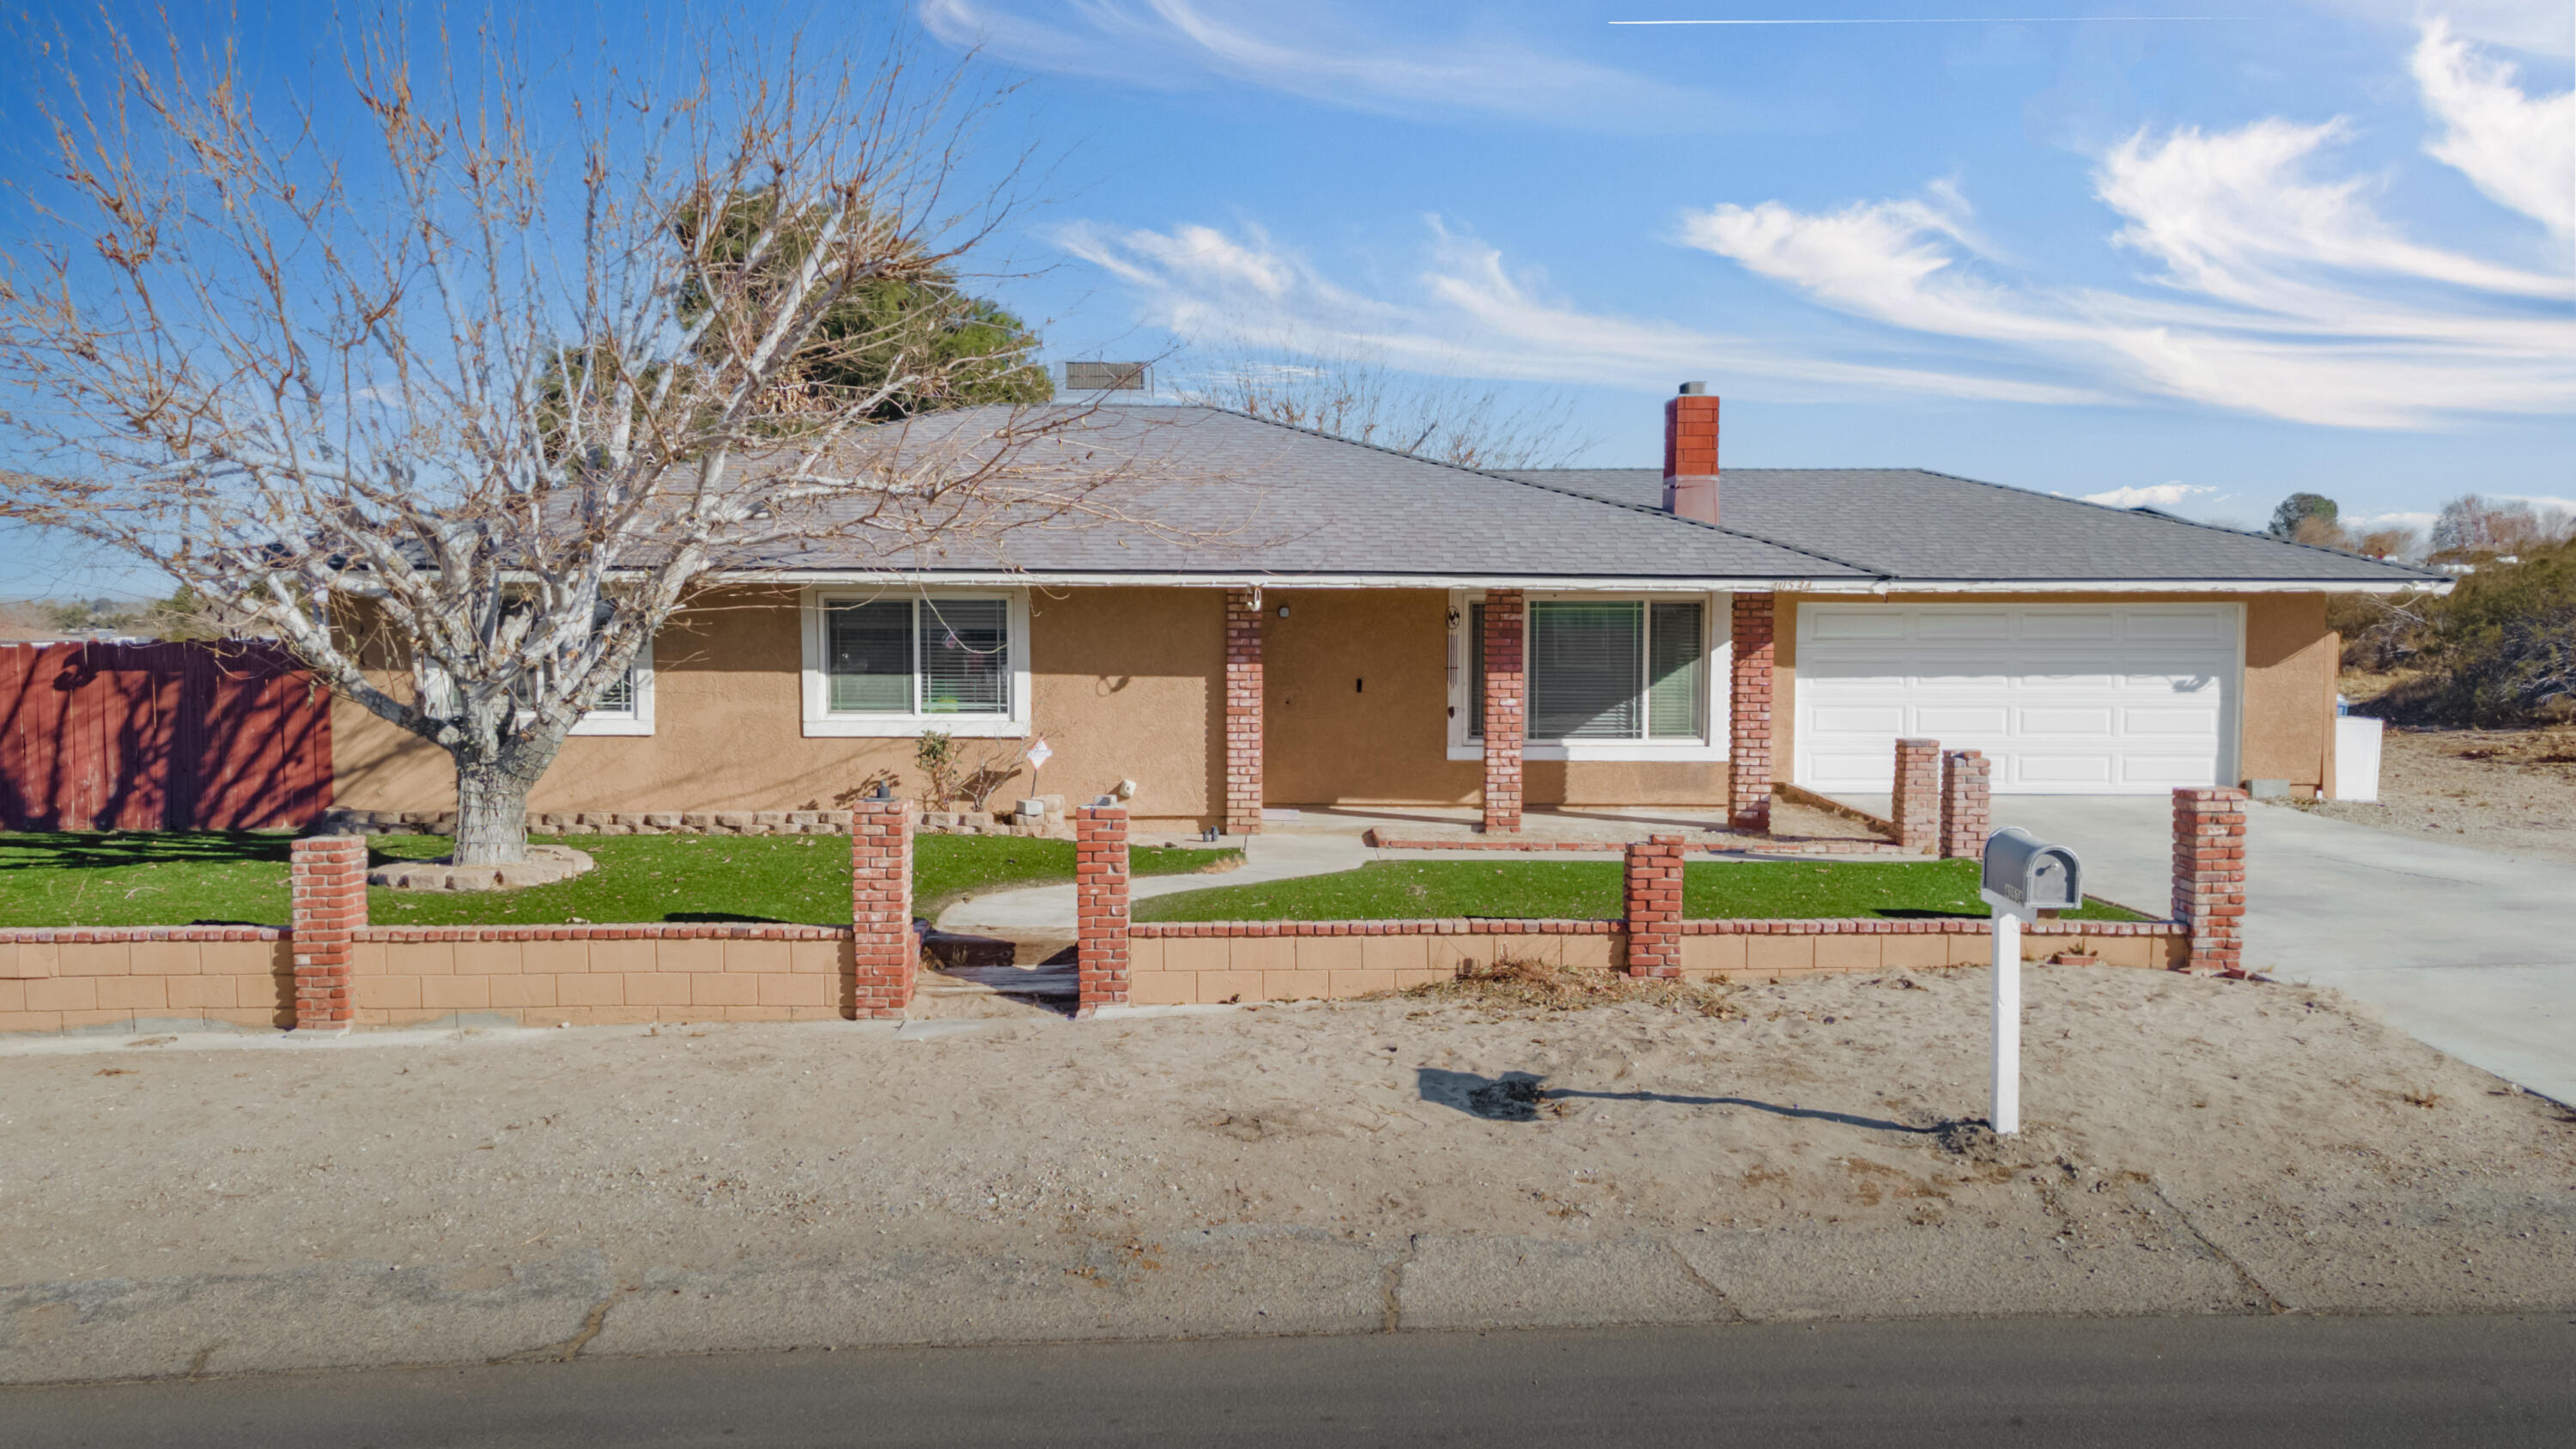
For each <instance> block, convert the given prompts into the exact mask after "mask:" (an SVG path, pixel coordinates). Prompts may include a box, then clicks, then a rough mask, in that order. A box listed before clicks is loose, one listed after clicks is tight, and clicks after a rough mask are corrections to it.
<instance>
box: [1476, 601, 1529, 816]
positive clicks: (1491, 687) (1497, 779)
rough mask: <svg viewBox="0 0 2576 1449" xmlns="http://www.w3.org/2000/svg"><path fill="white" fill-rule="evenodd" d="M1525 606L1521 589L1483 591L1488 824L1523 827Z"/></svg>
mask: <svg viewBox="0 0 2576 1449" xmlns="http://www.w3.org/2000/svg"><path fill="white" fill-rule="evenodd" d="M1524 614H1525V610H1524V606H1523V605H1522V603H1521V591H1520V590H1518V589H1487V590H1486V591H1485V637H1484V639H1483V640H1482V641H1481V647H1482V648H1483V649H1484V651H1485V698H1484V710H1485V829H1486V830H1487V831H1489V832H1494V831H1504V832H1514V833H1517V832H1518V831H1519V830H1520V828H1521V741H1522V740H1523V739H1524V738H1526V737H1527V735H1528V733H1529V688H1528V685H1529V680H1528V676H1527V675H1526V673H1525V672H1524V671H1525V668H1526V665H1525V664H1524V662H1523V660H1522V657H1521V637H1522V636H1521V624H1522V619H1523V617H1524Z"/></svg>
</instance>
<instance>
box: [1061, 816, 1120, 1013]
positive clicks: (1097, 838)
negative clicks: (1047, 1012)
mask: <svg viewBox="0 0 2576 1449" xmlns="http://www.w3.org/2000/svg"><path fill="white" fill-rule="evenodd" d="M1073 871H1074V880H1073V917H1074V931H1075V935H1076V937H1077V940H1076V944H1075V947H1074V950H1075V955H1076V956H1077V958H1078V959H1079V961H1080V969H1081V979H1082V996H1081V1005H1080V1007H1079V1008H1078V1010H1077V1012H1076V1014H1077V1015H1081V1016H1089V1015H1090V1014H1091V1013H1092V1012H1093V1011H1094V1010H1096V1009H1098V1008H1100V1007H1103V1006H1116V1005H1120V1004H1122V1003H1124V1002H1125V1001H1126V1000H1127V807H1126V806H1124V805H1085V806H1083V807H1082V808H1081V809H1080V810H1077V811H1075V812H1074V818H1073Z"/></svg>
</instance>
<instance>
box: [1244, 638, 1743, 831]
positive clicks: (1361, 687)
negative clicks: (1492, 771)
mask: <svg viewBox="0 0 2576 1449" xmlns="http://www.w3.org/2000/svg"><path fill="white" fill-rule="evenodd" d="M1282 605H1285V606H1286V607H1287V609H1288V617H1287V618H1285V619H1282V618H1280V617H1279V610H1280V607H1281V606H1282ZM1261 627H1262V666H1263V698H1264V704H1263V713H1264V727H1265V729H1266V730H1267V731H1268V736H1267V739H1266V741H1265V745H1266V748H1265V749H1264V751H1263V776H1262V793H1263V798H1264V799H1265V800H1266V801H1267V802H1268V803H1270V804H1272V805H1287V806H1316V805H1349V806H1372V805H1452V806H1465V805H1473V804H1475V803H1477V801H1478V799H1479V798H1480V796H1481V795H1482V793H1483V790H1484V780H1485V767H1484V765H1483V763H1482V762H1481V761H1477V760H1452V759H1450V758H1449V757H1448V753H1449V595H1448V593H1447V592H1446V591H1445V590H1440V589H1400V590H1397V589H1390V590H1375V589H1371V590H1352V589H1272V590H1269V591H1267V592H1266V593H1265V594H1264V596H1263V599H1262V620H1261ZM1522 796H1523V800H1524V801H1525V803H1527V804H1529V805H1576V806H1598V805H1675V806H1688V805H1697V806H1716V805H1722V804H1724V803H1725V799H1726V767H1725V766H1724V765H1723V764H1677V763H1672V762H1667V761H1651V762H1647V761H1601V760H1583V761H1571V762H1569V761H1563V760H1532V761H1528V762H1527V763H1525V764H1524V765H1523V767H1522Z"/></svg>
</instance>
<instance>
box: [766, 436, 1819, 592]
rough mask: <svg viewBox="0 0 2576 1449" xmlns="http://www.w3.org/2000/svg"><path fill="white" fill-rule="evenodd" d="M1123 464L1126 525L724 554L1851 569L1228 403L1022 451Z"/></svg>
mask: <svg viewBox="0 0 2576 1449" xmlns="http://www.w3.org/2000/svg"><path fill="white" fill-rule="evenodd" d="M981 412H983V410H980V409H977V410H967V411H965V412H960V413H949V414H940V415H936V416H934V417H931V418H923V419H919V420H916V421H915V422H914V423H913V424H912V425H911V430H910V431H911V440H910V443H909V444H908V446H917V447H920V448H922V449H925V450H927V449H933V448H936V447H938V446H939V445H940V443H941V440H942V439H943V437H945V436H948V435H949V434H948V432H947V430H950V429H960V430H963V429H972V430H973V431H971V432H959V433H957V434H956V435H957V436H963V437H975V436H978V435H979V434H981V433H982V432H984V431H987V430H989V429H990V427H991V426H992V425H993V421H994V420H993V419H992V418H991V417H990V416H989V415H987V416H981V417H979V416H978V414H979V413H981ZM1101 460H1111V461H1112V462H1113V463H1129V464H1134V465H1135V466H1136V467H1137V469H1138V471H1139V473H1140V474H1142V475H1145V476H1143V477H1141V478H1140V479H1139V480H1138V481H1134V482H1130V483H1123V484H1119V485H1116V486H1114V487H1112V488H1110V489H1108V490H1106V491H1105V492H1104V493H1103V494H1102V495H1100V496H1099V498H1098V500H1097V501H1099V502H1100V503H1101V504H1103V505H1105V506H1106V507H1107V508H1109V509H1111V510H1113V511H1115V512H1116V513H1117V514H1119V515H1121V516H1123V517H1124V518H1128V519H1135V520H1143V521H1140V522H1132V523H1131V522H1122V521H1086V522H1083V523H1080V524H1074V523H1037V524H1030V525H1027V526H1023V527H1020V528H1017V529H1013V530H1011V531H1008V532H1006V533H1002V534H1000V535H998V536H994V537H990V538H984V539H962V540H958V541H956V542H954V543H951V544H949V545H947V546H946V547H944V548H943V549H941V550H939V551H936V552H927V553H925V552H895V553H889V554H882V555H877V556H874V557H869V558H864V559H863V558H859V557H856V556H854V555H853V553H852V552H851V550H850V549H849V547H848V546H846V545H838V544H835V545H827V546H824V547H821V548H817V549H814V550H810V551H806V552H789V553H773V554H768V555H765V556H763V557H760V558H757V559H752V558H737V559H735V560H733V562H735V563H736V564H738V565H746V566H755V565H756V566H760V567H769V568H782V567H783V568H790V569H817V570H820V569H829V568H836V567H864V568H900V569H910V570H920V571H924V572H939V571H984V570H991V569H995V568H1016V569H1025V570H1029V571H1032V572H1036V573H1044V574H1084V573H1097V574H1102V575H1116V574H1135V573H1147V574H1181V575H1189V574H1212V575H1219V576H1227V577H1241V576H1244V575H1246V574H1253V575H1261V576H1271V577H1280V578H1294V577H1298V576H1320V575H1335V574H1365V575H1403V576H1423V577H1434V578H1437V577H1450V578H1458V577H1497V578H1529V579H1533V580H1536V579H1544V578H1549V577H1562V578H1569V579H1573V578H1601V577H1619V578H1636V579H1658V578H1669V579H1675V580H1681V579H1694V580H1696V579H1745V580H1765V579H1779V580H1792V579H1813V580H1838V579H1850V580H1854V581H1865V580H1867V579H1868V578H1869V577H1870V575H1869V574H1868V573H1867V572H1866V571H1864V570H1860V569H1855V568H1852V567H1850V566H1849V565H1847V564H1842V563H1838V562H1835V561H1834V560H1832V559H1830V558H1826V557H1822V556H1820V555H1817V554H1814V553H1810V552H1805V551H1801V550H1799V549H1797V548H1794V547H1788V546H1783V545H1781V544H1777V543H1773V542H1769V541H1767V540H1764V539H1760V538H1755V537H1753V536H1751V535H1750V534H1747V533H1745V532H1743V531H1742V530H1738V529H1729V528H1712V527H1709V526H1707V525H1705V524H1698V523H1691V522H1688V521H1686V520H1681V519H1675V518H1673V517H1672V516H1670V515H1669V514H1666V513H1664V512H1663V511H1662V509H1661V508H1660V506H1647V507H1634V506H1630V505H1627V504H1624V503H1617V502H1609V501H1604V500H1602V499H1598V498H1594V497H1591V496H1588V495H1586V494H1582V493H1578V492H1575V491H1572V490H1569V489H1564V488H1559V487H1555V486H1552V485H1549V484H1545V483H1529V482H1523V481H1519V480H1516V479H1512V478H1508V477H1504V476H1502V475H1500V474H1496V473H1480V472H1476V471H1473V470H1470V469H1465V468H1453V467H1449V466H1447V465H1445V464H1440V463H1433V462H1428V461H1425V460H1423V459H1420V458H1413V457H1408V456H1405V455H1403V454H1400V453H1394V452H1390V451H1387V450H1385V449H1382V448H1374V447H1369V446H1366V445H1363V444H1358V443H1350V442H1345V441H1343V440H1341V439H1337V438H1331V437H1327V436H1325V435H1323V434H1321V433H1315V432H1309V431H1307V430H1304V429H1301V428H1292V427H1286V426H1282V425H1280V424H1276V423H1269V422H1263V421H1260V420H1257V419H1254V418H1251V417H1247V416H1245V415H1243V414H1240V413H1231V412H1226V411H1222V410H1219V409H1215V408H1201V407H1136V406H1121V407H1104V408H1101V409H1100V410H1099V411H1098V412H1097V413H1095V414H1093V415H1092V416H1091V417H1089V418H1086V419H1083V420H1081V421H1080V422H1079V423H1078V424H1076V425H1074V426H1072V427H1070V428H1069V429H1068V430H1066V431H1065V432H1063V433H1062V434H1060V435H1057V436H1054V437H1052V438H1050V439H1048V440H1047V441H1046V442H1045V443H1043V444H1041V445H1039V446H1038V447H1037V448H1036V449H1034V450H1033V451H1032V453H1031V454H1030V455H1029V457H1028V461H1029V462H1030V463H1031V464H1032V465H1033V466H1037V467H1064V468H1068V469H1071V468H1078V467H1083V466H1097V465H1098V464H1099V462H1100V461H1101Z"/></svg>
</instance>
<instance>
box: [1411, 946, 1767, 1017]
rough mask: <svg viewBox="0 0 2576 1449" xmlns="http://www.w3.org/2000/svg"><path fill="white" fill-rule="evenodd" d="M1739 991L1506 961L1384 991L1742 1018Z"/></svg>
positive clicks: (1495, 1005)
mask: <svg viewBox="0 0 2576 1449" xmlns="http://www.w3.org/2000/svg"><path fill="white" fill-rule="evenodd" d="M1735 991H1736V988H1735V987H1734V986H1732V985H1729V984H1726V983H1725V982H1724V981H1723V980H1722V979H1721V980H1719V981H1715V982H1696V981H1674V980H1658V979H1655V978H1652V977H1635V976H1627V975H1622V974H1619V973H1616V972H1608V971H1597V970H1591V969H1587V968H1584V967H1580V966H1569V965H1567V964H1566V963H1564V962H1562V961H1534V960H1523V959H1517V958H1511V957H1505V958H1501V959H1497V960H1494V961H1488V962H1482V963H1479V962H1474V961H1470V962H1467V963H1466V964H1464V965H1462V966H1461V967H1459V969H1458V974H1457V976H1456V977H1455V978H1454V979H1452V980H1448V981H1433V982H1429V983H1427V984H1425V985H1421V986H1414V987H1408V988H1406V989H1404V990H1402V991H1397V992H1391V993H1381V994H1385V995H1394V996H1401V997H1406V998H1409V999H1414V1000H1426V1001H1427V1000H1438V1001H1454V1002H1458V1003H1460V1004H1463V1005H1469V1006H1481V1007H1485V1008H1488V1009H1491V1010H1497V1011H1502V1010H1512V1009H1515V1008H1517V1009H1519V1010H1524V1011H1584V1010H1588V1009H1590V1008H1592V1007H1595V1006H1619V1005H1624V1004H1627V1003H1630V1002H1636V1003H1641V1004H1644V1005H1647V1006H1658V1007H1662V1008H1664V1009H1665V1010H1668V1011H1682V1012H1691V1013H1695V1014H1697V1015H1700V1016H1705V1017H1711V1018H1714V1019H1717V1020H1721V1021H1723V1020H1727V1019H1729V1018H1734V1017H1740V1016H1742V1015H1743V1014H1744V1013H1743V1010H1742V1009H1741V1008H1739V1007H1737V1006H1736V1005H1735V1003H1734V1002H1732V1001H1730V1000H1729V999H1728V998H1729V997H1731V996H1733V995H1734V994H1735Z"/></svg>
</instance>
